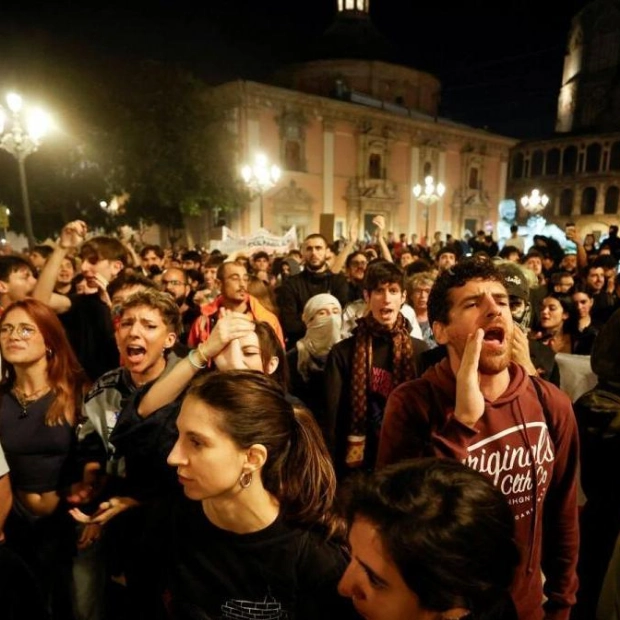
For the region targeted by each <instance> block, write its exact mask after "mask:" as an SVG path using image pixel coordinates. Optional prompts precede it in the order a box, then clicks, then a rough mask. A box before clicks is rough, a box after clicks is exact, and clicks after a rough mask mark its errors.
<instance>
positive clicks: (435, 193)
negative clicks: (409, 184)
mask: <svg viewBox="0 0 620 620" xmlns="http://www.w3.org/2000/svg"><path fill="white" fill-rule="evenodd" d="M445 193H446V186H445V185H444V184H443V183H437V185H435V179H433V177H432V176H430V175H429V176H427V177H426V178H425V179H424V187H422V186H421V185H420V184H419V183H416V185H415V186H414V187H413V195H414V196H415V197H416V199H417V200H419V201H420V202H421V203H422V204H423V205H424V206H425V207H426V208H425V209H424V219H425V220H426V229H425V233H424V241H425V243H426V244H427V245H428V220H429V219H430V217H429V216H430V213H429V210H430V206H431V205H434V204H435V203H436V202H438V201H439V200H441V197H442V196H443V195H444V194H445Z"/></svg>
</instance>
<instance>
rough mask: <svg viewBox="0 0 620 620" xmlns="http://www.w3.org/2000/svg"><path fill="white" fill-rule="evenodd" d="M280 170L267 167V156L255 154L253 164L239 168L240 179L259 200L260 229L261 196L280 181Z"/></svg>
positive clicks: (261, 214) (275, 167)
mask: <svg viewBox="0 0 620 620" xmlns="http://www.w3.org/2000/svg"><path fill="white" fill-rule="evenodd" d="M281 176H282V170H281V169H280V167H279V166H276V165H275V164H271V165H269V160H268V159H267V156H266V155H265V154H263V153H257V154H256V156H255V157H254V164H253V165H249V164H246V165H245V166H243V168H241V178H242V179H243V182H244V183H245V184H246V185H247V186H248V188H249V189H250V191H253V192H255V193H256V194H257V195H258V197H259V198H260V227H261V228H262V227H263V194H264V193H265V192H266V191H268V190H270V189H271V188H272V187H274V185H276V183H277V182H278V181H279V180H280V177H281Z"/></svg>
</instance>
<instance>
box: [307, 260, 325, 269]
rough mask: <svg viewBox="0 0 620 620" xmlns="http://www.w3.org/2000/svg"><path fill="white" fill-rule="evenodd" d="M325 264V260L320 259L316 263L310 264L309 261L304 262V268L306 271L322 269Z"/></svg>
mask: <svg viewBox="0 0 620 620" xmlns="http://www.w3.org/2000/svg"><path fill="white" fill-rule="evenodd" d="M325 265H327V261H326V260H324V261H321V262H320V263H319V264H318V265H312V264H311V263H307V264H306V269H307V270H308V271H321V270H322V269H323V267H325Z"/></svg>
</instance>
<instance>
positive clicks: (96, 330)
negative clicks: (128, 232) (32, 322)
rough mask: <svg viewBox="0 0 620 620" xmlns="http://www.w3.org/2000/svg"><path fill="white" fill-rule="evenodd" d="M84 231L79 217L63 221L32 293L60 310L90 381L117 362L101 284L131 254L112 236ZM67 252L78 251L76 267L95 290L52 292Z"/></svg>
mask: <svg viewBox="0 0 620 620" xmlns="http://www.w3.org/2000/svg"><path fill="white" fill-rule="evenodd" d="M87 233H88V226H87V225H86V223H85V222H83V221H81V220H75V221H73V222H69V223H68V224H66V225H65V226H63V228H62V231H61V233H60V238H59V240H58V243H57V244H56V248H55V249H54V251H53V252H52V254H51V255H50V257H49V258H48V260H47V262H46V263H45V267H44V268H43V270H42V271H41V274H40V275H39V279H38V281H37V284H36V286H35V288H34V291H33V294H32V296H33V297H34V298H35V299H38V300H39V301H42V302H44V303H46V304H48V305H49V306H50V307H51V308H52V309H53V310H54V311H55V312H56V313H57V314H58V315H59V316H60V320H61V322H62V324H63V325H64V327H65V330H66V331H67V336H68V337H69V341H70V342H71V346H72V347H73V350H74V351H75V353H76V355H77V357H78V360H79V362H80V364H81V365H82V367H83V368H84V370H85V371H86V373H87V374H88V377H89V378H90V379H91V381H96V380H97V379H98V378H99V377H100V376H101V375H102V374H104V373H105V372H107V371H109V370H113V369H114V368H116V367H117V366H118V364H119V357H118V351H117V348H116V341H115V339H114V327H113V324H112V318H111V316H110V305H111V303H110V300H109V297H108V296H107V291H106V289H107V286H108V284H109V283H110V282H112V280H114V279H115V278H116V277H118V276H119V274H121V273H122V272H123V270H124V269H125V268H126V267H128V266H129V265H130V264H131V256H130V253H129V251H128V250H127V248H126V247H125V246H124V245H123V243H121V242H120V241H119V240H118V239H116V238H115V237H110V236H103V235H102V236H97V237H91V238H90V239H88V240H86V235H87ZM69 252H77V253H78V255H79V257H80V259H81V261H82V262H81V267H80V268H81V272H82V273H83V274H84V276H85V278H86V281H87V284H88V286H89V287H91V288H96V289H97V293H95V294H90V295H70V296H66V295H59V294H58V293H54V292H53V291H54V286H55V284H56V280H57V279H58V272H59V271H60V268H61V266H62V261H63V259H64V258H65V256H66V255H67V253H69Z"/></svg>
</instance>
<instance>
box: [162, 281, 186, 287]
mask: <svg viewBox="0 0 620 620" xmlns="http://www.w3.org/2000/svg"><path fill="white" fill-rule="evenodd" d="M161 283H162V284H163V285H164V286H168V285H169V284H170V285H171V286H185V282H181V280H162V281H161Z"/></svg>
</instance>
